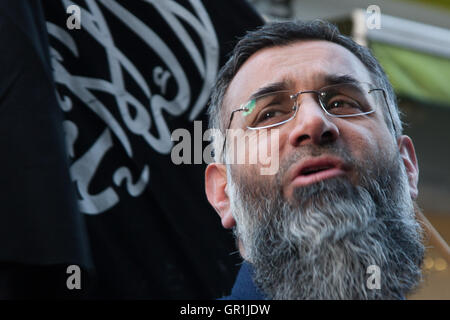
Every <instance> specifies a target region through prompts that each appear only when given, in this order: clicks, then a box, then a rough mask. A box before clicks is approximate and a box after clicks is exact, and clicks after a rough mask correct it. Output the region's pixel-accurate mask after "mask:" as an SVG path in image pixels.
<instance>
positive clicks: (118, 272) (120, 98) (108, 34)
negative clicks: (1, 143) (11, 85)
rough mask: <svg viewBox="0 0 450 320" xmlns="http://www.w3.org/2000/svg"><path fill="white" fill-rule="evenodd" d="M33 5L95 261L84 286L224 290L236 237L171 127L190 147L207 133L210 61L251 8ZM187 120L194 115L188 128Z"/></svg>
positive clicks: (103, 0) (102, 291)
mask: <svg viewBox="0 0 450 320" xmlns="http://www.w3.org/2000/svg"><path fill="white" fill-rule="evenodd" d="M42 5H43V7H44V12H45V19H46V27H47V30H48V34H49V39H50V56H51V60H52V67H53V72H54V73H53V75H54V80H55V83H56V87H57V96H58V101H59V104H60V107H61V110H62V111H63V116H64V120H63V122H62V126H63V128H64V131H65V137H66V144H67V154H68V156H69V158H70V168H69V170H70V174H71V177H72V181H73V185H74V186H75V189H76V192H77V198H78V200H77V202H78V206H79V210H80V215H81V216H82V217H83V218H84V219H85V222H86V225H87V229H88V236H89V241H90V242H89V244H90V249H91V252H92V257H93V260H94V265H95V270H96V273H95V275H96V281H97V282H96V284H97V287H96V291H95V292H94V293H92V294H91V295H90V296H94V297H103V298H157V299H165V298H171V299H173V298H192V299H195V298H216V297H220V296H222V295H224V294H225V293H227V292H228V291H229V289H230V288H231V286H232V283H233V281H234V277H235V273H236V271H237V266H236V264H237V263H238V262H239V259H238V256H237V255H236V254H235V255H232V254H230V253H232V252H233V251H235V250H236V249H235V247H234V243H233V240H232V237H231V235H230V234H229V233H228V232H225V231H224V230H223V229H222V227H221V225H220V222H219V219H218V217H217V215H216V213H215V212H214V211H213V209H212V208H211V207H210V206H209V204H208V202H207V200H206V197H205V195H204V182H203V181H204V169H205V163H204V161H202V159H200V161H199V160H198V159H195V155H194V152H192V153H191V154H192V157H191V161H187V163H184V164H180V165H176V164H174V163H173V161H172V158H171V150H172V148H173V146H174V144H175V142H174V141H172V140H171V133H172V132H173V131H174V130H176V129H180V128H185V129H187V130H188V131H189V132H190V133H191V137H192V144H193V145H194V144H196V143H197V146H196V147H195V146H193V151H194V148H197V150H198V144H200V150H201V148H203V147H204V146H205V144H207V142H205V141H203V139H202V133H203V132H204V131H205V130H206V128H207V118H206V104H207V101H208V97H209V94H210V90H211V87H212V85H213V83H214V80H215V77H216V75H217V72H218V70H219V68H220V66H221V65H222V64H223V63H224V62H225V61H226V55H227V53H228V52H229V51H230V50H231V48H232V47H233V45H234V44H235V42H236V40H237V38H238V37H240V36H243V35H244V33H245V31H246V30H249V29H254V28H255V27H257V26H258V25H260V24H262V20H261V18H260V16H259V15H258V14H257V13H256V12H255V11H254V10H253V9H252V7H250V5H249V4H248V3H247V2H245V1H238V0H232V1H230V0H228V1H208V0H205V1H200V0H191V1H161V0H153V1H152V0H146V1H116V0H98V1H87V0H86V1H82V0H79V1H65V0H62V1H43V2H42ZM27 91H29V90H27ZM195 120H198V121H202V122H201V123H200V122H196V125H197V127H196V129H195V130H194V123H193V122H194V121H195ZM199 125H200V127H199ZM196 130H197V131H196ZM198 132H200V134H198ZM59 137H61V136H59ZM36 152H37V151H36ZM189 162H190V163H189ZM36 211H37V212H40V210H39V209H36ZM36 214H37V213H36Z"/></svg>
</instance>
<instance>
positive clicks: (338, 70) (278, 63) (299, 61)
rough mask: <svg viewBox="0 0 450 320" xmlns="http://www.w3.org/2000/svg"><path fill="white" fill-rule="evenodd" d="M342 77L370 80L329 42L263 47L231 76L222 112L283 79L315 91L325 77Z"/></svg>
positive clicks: (348, 55) (364, 70)
mask: <svg viewBox="0 0 450 320" xmlns="http://www.w3.org/2000/svg"><path fill="white" fill-rule="evenodd" d="M342 76H349V77H352V78H354V79H356V80H358V81H361V82H372V81H371V77H370V73H369V71H368V70H367V68H366V67H365V66H364V64H363V63H362V62H361V61H360V60H359V59H358V58H357V57H356V56H355V55H354V54H353V53H352V52H350V51H349V50H348V49H346V48H344V47H343V46H341V45H338V44H336V43H333V42H329V41H323V40H302V41H297V42H293V43H292V44H289V45H286V46H277V47H271V48H265V49H262V50H260V51H258V52H256V53H255V54H253V55H252V56H251V57H250V58H249V59H247V61H246V62H245V63H244V64H243V65H242V66H241V68H240V69H239V71H238V72H237V73H236V75H235V76H234V78H233V80H232V81H231V83H230V85H229V87H228V89H227V91H226V93H225V97H224V104H223V112H224V115H225V116H226V117H228V116H229V115H230V113H231V111H232V110H234V109H236V108H238V107H239V105H241V104H242V103H244V102H245V101H247V99H248V97H250V96H251V95H252V94H253V93H254V92H255V91H257V90H258V89H259V88H262V87H264V86H266V85H268V84H270V83H275V82H286V84H287V85H288V86H289V88H288V89H292V90H317V89H319V88H321V87H322V86H325V85H327V84H329V83H327V81H328V80H327V79H330V78H333V77H342Z"/></svg>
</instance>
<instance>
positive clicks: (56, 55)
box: [47, 0, 219, 214]
mask: <svg viewBox="0 0 450 320" xmlns="http://www.w3.org/2000/svg"><path fill="white" fill-rule="evenodd" d="M144 1H145V2H146V3H148V4H149V5H152V6H153V7H154V8H155V9H156V10H157V12H158V13H159V14H160V15H161V17H162V18H164V19H165V20H166V22H167V23H168V25H169V26H170V28H172V30H173V32H174V33H175V34H176V35H177V37H178V38H179V40H180V41H181V43H182V44H183V45H184V47H185V49H186V52H187V53H188V54H189V57H190V58H191V59H192V61H193V63H194V65H195V67H196V68H197V71H198V73H199V74H200V75H201V77H202V79H203V85H202V88H201V92H200V93H199V95H198V97H197V99H196V100H195V102H194V103H191V89H190V85H189V81H188V79H187V76H186V74H185V72H184V70H183V67H182V66H181V64H180V63H179V61H178V60H177V58H176V56H175V55H174V53H173V52H172V51H171V50H170V48H169V47H168V46H167V45H166V43H165V42H164V41H163V39H161V38H160V37H159V36H158V35H157V34H156V33H155V32H154V31H153V30H152V29H151V28H149V27H148V26H147V25H146V24H145V23H144V22H143V21H141V20H140V19H138V18H137V17H136V16H135V15H133V14H132V13H131V12H130V11H128V10H127V9H125V8H124V7H123V6H122V5H120V4H119V3H118V2H117V1H115V0H99V1H97V2H99V3H101V4H102V5H103V7H104V8H106V9H107V10H109V11H110V13H112V14H113V15H114V16H115V17H116V18H118V19H119V20H120V21H122V22H123V24H124V25H125V26H126V27H127V28H129V30H131V31H132V32H134V33H135V34H136V35H137V36H138V37H139V38H140V39H141V40H142V41H143V42H144V43H145V44H146V45H147V46H148V48H150V49H151V50H153V52H155V53H156V54H157V56H158V57H159V58H160V59H161V61H162V62H163V63H164V65H165V66H161V65H160V66H155V67H154V68H153V81H154V83H155V84H156V85H157V86H158V87H159V88H160V92H161V93H162V94H165V92H166V86H167V83H168V80H169V79H170V78H173V79H174V80H175V82H176V87H177V88H178V91H177V94H176V96H175V97H174V98H173V99H171V100H167V99H166V98H165V97H163V96H162V95H159V94H153V93H152V92H151V90H150V87H149V85H148V84H147V82H146V80H145V79H144V77H143V76H142V74H141V73H140V72H139V70H138V68H137V67H136V66H135V65H134V64H133V62H132V61H130V59H128V57H127V56H125V54H124V53H123V52H122V51H121V50H120V49H119V48H118V47H116V45H115V43H114V39H113V36H112V34H111V32H110V29H109V26H108V24H107V22H106V20H105V18H104V15H103V13H102V10H101V9H100V7H99V6H98V5H97V3H96V2H95V1H94V0H86V1H85V3H86V8H83V7H82V6H80V5H79V4H77V5H79V6H80V9H81V14H82V17H83V20H82V30H83V32H87V33H88V34H89V35H90V36H92V37H93V38H94V39H95V40H96V41H97V42H98V43H99V44H100V45H101V46H102V47H103V48H104V49H105V53H106V60H107V63H108V67H109V72H110V76H111V79H110V81H107V80H105V79H100V78H92V77H86V76H80V75H75V74H71V73H70V72H69V71H67V69H66V68H65V67H64V66H63V63H64V59H63V57H62V55H61V54H60V52H58V51H57V50H56V49H54V48H51V49H50V53H51V56H52V64H53V69H54V77H55V81H56V83H57V84H58V85H62V86H65V88H66V89H68V90H69V91H70V92H71V93H72V94H73V95H74V96H75V97H77V98H78V99H79V100H81V101H82V102H83V103H84V105H86V106H87V107H88V108H89V109H90V110H91V111H92V112H94V113H95V114H96V115H97V116H98V117H99V118H100V119H101V120H102V121H103V122H104V123H105V125H106V128H105V130H104V131H103V132H102V133H101V134H100V136H99V137H98V138H97V140H96V141H95V142H94V143H93V144H92V146H91V147H90V148H89V149H88V150H87V151H86V152H85V153H84V154H83V155H76V154H75V150H74V144H75V142H76V140H77V138H78V136H79V130H80V129H79V128H78V126H77V124H75V123H74V122H73V121H70V120H66V121H64V124H63V126H64V129H65V131H66V141H67V147H68V154H69V156H71V157H72V158H73V159H74V160H73V163H72V165H71V167H70V172H71V175H72V180H73V181H75V182H76V185H77V188H78V192H79V194H80V197H81V199H79V206H80V210H81V212H83V213H86V214H99V213H102V212H105V211H106V210H108V209H110V208H112V207H113V206H115V205H117V203H118V202H119V201H120V199H119V196H118V194H117V193H116V191H115V190H114V187H113V186H112V185H111V186H109V187H107V188H105V189H104V190H103V191H101V192H99V193H96V194H90V193H89V191H88V188H89V184H90V183H91V181H92V179H93V177H94V176H95V174H96V172H97V170H98V168H99V166H100V165H101V162H102V160H103V158H104V157H105V154H106V152H107V151H108V150H109V149H110V148H112V147H113V143H114V141H113V139H112V135H114V136H115V137H116V138H117V140H118V141H119V143H120V144H121V146H122V147H123V149H124V150H125V152H126V154H127V156H128V157H130V158H133V155H134V153H133V148H132V145H131V142H130V140H129V138H128V136H127V133H132V134H134V135H136V136H139V137H142V138H143V140H144V141H145V142H146V143H147V144H148V145H149V146H150V147H151V148H153V149H154V150H155V151H157V152H159V153H161V154H168V153H169V152H170V150H171V148H172V145H173V142H172V141H171V132H170V129H169V128H168V126H167V123H166V121H165V119H164V117H163V111H164V112H165V113H168V114H170V115H173V116H180V115H181V114H183V113H184V112H186V111H187V109H188V108H189V106H191V105H192V108H191V110H190V113H189V119H190V120H191V121H192V120H194V119H195V118H196V117H197V116H198V115H199V113H200V112H201V111H202V109H203V108H204V107H205V105H206V102H207V99H208V96H209V92H210V90H211V87H212V85H213V82H214V79H215V77H216V74H217V69H218V58H219V47H218V41H217V37H216V34H215V32H214V28H213V25H212V23H211V21H210V19H209V16H208V14H207V12H206V10H205V9H204V7H203V5H202V3H201V2H200V1H199V0H191V1H189V4H190V6H191V7H192V8H193V10H194V13H191V12H190V11H189V10H187V9H186V8H185V7H183V6H181V5H180V4H178V3H177V2H175V1H172V0H167V1H156V0H144ZM62 4H63V6H64V7H68V6H69V5H72V4H75V3H74V2H73V1H68V0H62ZM103 10H104V9H103ZM180 19H182V20H183V22H184V23H185V24H187V25H189V27H190V28H192V29H193V30H195V32H196V33H197V35H198V36H199V38H200V39H201V43H202V48H201V49H202V53H203V55H202V54H201V53H200V51H199V48H197V46H196V45H195V44H194V41H193V39H192V38H191V36H190V35H189V33H188V32H187V31H186V29H185V27H184V26H183V24H181V23H180V21H179V20H180ZM47 30H48V33H49V34H50V35H51V36H52V37H54V38H55V39H56V40H58V41H59V42H61V43H62V44H64V45H65V46H66V47H67V48H68V49H69V51H70V52H71V54H72V55H73V56H74V57H76V58H79V50H78V47H77V43H76V42H75V40H74V39H73V38H72V36H71V34H70V33H69V32H68V31H66V30H64V29H63V28H61V27H59V26H57V25H56V24H54V23H51V22H47ZM185 58H186V57H183V59H185ZM165 68H166V69H165ZM124 70H125V71H126V72H127V73H128V75H130V76H131V78H132V79H133V80H134V81H135V82H136V84H137V85H138V87H139V89H140V90H142V92H143V93H144V95H145V97H146V99H147V101H146V102H145V104H143V103H142V102H141V101H139V100H138V99H137V98H136V97H135V96H133V95H132V94H131V93H130V92H129V91H127V88H126V87H125V81H124V74H123V72H124ZM94 90H95V91H101V92H105V93H109V94H111V95H112V96H113V97H114V98H115V101H116V106H117V108H118V110H119V114H120V116H121V120H122V121H123V123H124V124H125V127H124V128H122V127H121V125H120V123H121V122H120V121H118V119H116V118H115V117H114V115H113V113H112V112H111V111H110V110H108V108H107V107H106V106H105V105H104V104H103V103H102V102H101V101H100V100H99V99H98V98H97V97H96V96H95V95H94V93H93V92H92V91H94ZM57 96H58V100H59V102H60V105H61V108H62V110H63V111H64V112H69V111H71V110H72V109H73V101H72V99H71V98H70V97H69V96H67V95H66V96H62V97H61V96H60V94H58V93H57ZM147 104H148V105H147ZM150 111H151V113H150ZM152 120H153V121H152ZM152 124H154V125H156V131H157V135H156V136H155V135H153V134H151V133H150V129H151V127H152ZM149 178H150V169H149V167H148V166H147V165H145V166H144V168H143V169H142V171H141V174H140V177H139V179H138V181H136V182H135V183H133V175H132V174H131V171H130V169H129V168H127V167H124V166H122V167H119V168H117V170H116V171H115V172H114V174H113V177H112V182H113V183H114V185H116V186H121V185H122V183H123V182H124V181H125V182H126V184H125V186H126V190H127V192H128V193H129V194H130V195H131V196H133V197H137V196H139V195H140V194H141V193H142V192H143V191H144V190H145V188H146V186H147V185H148V183H149Z"/></svg>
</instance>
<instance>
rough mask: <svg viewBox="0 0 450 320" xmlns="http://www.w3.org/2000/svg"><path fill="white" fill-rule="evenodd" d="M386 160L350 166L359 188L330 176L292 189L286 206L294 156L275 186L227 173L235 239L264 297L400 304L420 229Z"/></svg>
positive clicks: (414, 268)
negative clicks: (286, 177)
mask: <svg viewBox="0 0 450 320" xmlns="http://www.w3.org/2000/svg"><path fill="white" fill-rule="evenodd" d="M333 151H334V152H333V153H334V154H338V153H341V154H339V156H341V157H342V158H344V159H346V158H347V159H346V160H347V161H351V159H348V156H345V155H344V154H342V152H338V151H337V150H336V149H333ZM384 160H385V162H384V163H383V164H382V165H379V166H377V165H376V163H374V162H372V163H365V164H359V165H358V164H357V163H355V162H354V161H352V162H353V165H354V166H356V167H358V172H360V173H361V179H360V180H361V181H360V184H359V185H357V186H355V185H353V184H351V183H350V181H349V180H348V179H346V178H342V177H338V178H333V179H329V180H325V181H321V182H319V183H316V184H313V185H310V186H307V187H303V188H297V189H296V190H295V192H294V194H293V200H291V201H290V202H287V201H286V200H285V199H283V195H282V191H281V187H280V181H281V177H282V176H283V174H284V172H285V171H286V170H287V168H288V167H289V166H290V165H291V163H292V162H293V161H295V159H294V158H292V159H291V160H290V161H289V163H285V164H284V166H282V167H280V172H279V173H278V175H277V179H276V180H277V181H276V186H273V185H272V186H271V185H266V186H264V185H262V184H261V183H254V182H252V180H251V179H249V178H248V177H243V176H242V175H241V176H236V175H235V173H233V172H231V171H230V170H228V172H231V174H230V175H229V177H228V179H229V185H228V190H229V196H230V201H231V210H232V212H233V215H234V217H235V219H236V226H237V227H236V228H235V235H236V237H237V238H238V239H239V240H240V241H241V242H242V245H243V247H244V250H245V259H246V260H248V261H249V262H250V263H251V264H252V266H253V269H254V278H253V280H254V282H255V284H256V285H257V286H258V287H259V288H260V289H261V290H262V291H263V292H264V294H265V295H266V296H267V297H268V298H269V299H403V298H405V297H406V295H407V294H408V293H411V291H412V290H413V289H414V288H416V287H417V285H418V284H419V283H420V280H421V264H422V261H423V255H424V246H423V244H422V231H421V228H420V225H419V224H418V223H417V221H416V220H415V212H414V210H415V206H414V202H413V201H412V200H411V197H410V194H409V188H408V180H407V176H406V172H405V169H404V167H403V164H402V162H401V159H400V157H399V156H398V155H397V158H396V159H393V160H391V161H386V159H384ZM367 168H372V169H370V170H368V169H367ZM229 169H231V168H229ZM249 176H250V175H249ZM236 182H237V183H236ZM416 209H417V210H418V207H416ZM371 265H376V266H378V267H379V269H380V280H381V281H380V289H370V288H369V286H368V285H367V280H368V278H369V277H370V276H371V275H370V274H369V273H367V272H368V269H367V268H368V267H369V266H371Z"/></svg>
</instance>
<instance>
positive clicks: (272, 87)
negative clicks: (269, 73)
mask: <svg viewBox="0 0 450 320" xmlns="http://www.w3.org/2000/svg"><path fill="white" fill-rule="evenodd" d="M289 83H290V81H277V82H272V83H269V84H268V85H265V86H264V87H261V88H259V89H258V90H256V91H255V92H253V93H252V95H251V96H250V98H249V99H248V100H249V101H251V100H253V99H255V98H257V97H260V96H262V95H264V94H269V93H273V92H276V91H283V90H289V87H290V85H289Z"/></svg>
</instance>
